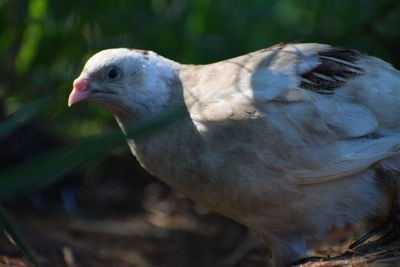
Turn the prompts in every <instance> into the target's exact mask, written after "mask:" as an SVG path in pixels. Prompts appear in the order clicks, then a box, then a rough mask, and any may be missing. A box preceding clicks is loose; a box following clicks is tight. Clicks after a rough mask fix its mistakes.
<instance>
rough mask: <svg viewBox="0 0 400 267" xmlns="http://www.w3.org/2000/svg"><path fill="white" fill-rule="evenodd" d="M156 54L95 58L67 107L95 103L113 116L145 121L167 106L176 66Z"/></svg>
mask: <svg viewBox="0 0 400 267" xmlns="http://www.w3.org/2000/svg"><path fill="white" fill-rule="evenodd" d="M176 64H177V63H175V62H173V61H170V60H168V59H165V58H163V57H161V56H159V55H157V54H156V53H154V52H151V51H142V50H133V49H126V48H117V49H107V50H103V51H100V52H98V53H97V54H95V55H94V56H92V57H91V58H90V59H89V60H88V61H87V62H86V64H85V67H84V68H83V71H82V73H81V74H80V76H79V77H78V78H76V79H75V81H74V83H73V90H72V92H71V94H70V96H69V99H68V106H71V105H73V104H75V103H77V102H80V101H83V100H89V101H92V102H94V103H96V104H98V105H100V106H102V107H104V108H105V109H107V110H109V111H111V112H112V113H114V115H117V116H119V115H121V114H130V116H134V117H143V116H146V115H147V114H151V113H154V112H156V111H158V110H160V109H161V108H163V107H164V106H166V105H168V102H169V97H170V93H171V92H170V91H171V86H170V81H171V80H173V79H176V78H177V74H176V70H175V69H174V67H173V66H174V65H176Z"/></svg>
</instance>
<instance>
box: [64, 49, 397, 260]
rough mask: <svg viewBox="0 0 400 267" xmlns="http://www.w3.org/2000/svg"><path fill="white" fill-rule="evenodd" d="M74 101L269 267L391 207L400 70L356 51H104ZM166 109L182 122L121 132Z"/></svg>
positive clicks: (88, 67) (80, 81) (86, 71)
mask: <svg viewBox="0 0 400 267" xmlns="http://www.w3.org/2000/svg"><path fill="white" fill-rule="evenodd" d="M84 100H88V101H90V102H93V103H95V104H96V105H99V106H100V107H102V108H104V109H106V110H108V111H110V112H111V113H112V114H113V115H114V116H115V118H116V121H117V123H118V125H119V126H120V128H121V129H122V131H123V133H125V134H126V136H127V143H128V145H129V147H130V150H131V152H132V154H133V155H134V156H135V157H136V158H137V160H138V161H139V163H140V164H141V166H142V167H143V168H144V169H146V170H147V171H148V172H150V173H151V174H152V175H154V176H156V177H157V178H159V179H160V180H161V181H163V182H164V183H166V184H168V185H169V186H171V187H172V188H173V189H175V190H176V191H178V192H180V193H182V194H183V195H185V196H187V197H188V198H190V199H192V200H194V201H196V202H199V203H200V204H202V205H204V206H206V207H208V208H209V209H210V210H212V211H215V212H217V213H219V214H221V215H223V216H226V217H228V218H230V219H232V220H234V221H236V222H238V223H240V224H242V225H244V226H246V227H248V228H249V229H251V230H253V231H254V232H256V233H257V234H258V235H259V236H261V237H262V239H264V241H265V243H266V244H267V246H268V247H269V248H270V249H271V255H272V256H271V259H270V261H271V263H272V264H273V265H274V266H286V265H288V264H290V263H292V262H293V261H296V260H298V259H299V258H302V257H304V256H305V253H306V251H307V245H306V241H307V240H308V239H310V238H317V239H321V238H323V237H324V234H325V233H326V232H327V231H328V230H329V229H331V228H333V227H335V226H339V227H340V226H343V225H344V223H346V222H350V223H351V222H355V221H357V220H359V219H361V218H367V217H369V216H373V215H376V214H381V213H384V212H383V211H385V212H386V211H387V210H388V208H387V207H390V206H391V207H397V205H398V203H397V202H398V201H397V195H398V188H399V184H400V179H399V173H400V101H399V100H400V72H399V71H398V70H396V69H395V68H394V67H393V66H392V65H391V64H389V63H387V62H385V61H383V60H381V59H378V58H376V57H373V56H369V55H366V54H364V53H362V52H359V51H358V50H354V49H351V48H345V47H339V46H332V45H327V44H317V43H288V44H277V45H274V46H272V47H268V48H265V49H261V50H258V51H255V52H251V53H248V54H246V55H242V56H238V57H235V58H231V59H227V60H223V61H219V62H215V63H209V64H203V65H190V64H181V63H178V62H176V61H173V60H170V59H168V58H166V57H163V56H161V55H158V54H157V53H155V52H153V51H148V50H140V49H128V48H112V49H106V50H102V51H99V52H97V53H96V54H94V55H93V56H92V57H91V58H90V59H89V60H88V61H87V62H86V64H85V66H84V68H83V70H82V72H81V74H80V75H79V77H78V78H76V79H75V80H74V82H73V89H72V92H71V93H70V95H69V99H68V106H71V105H73V104H75V103H77V102H80V101H84ZM177 106H178V107H179V106H182V107H183V108H184V110H185V114H187V115H186V116H185V117H184V118H182V119H180V120H177V121H174V122H172V123H170V124H169V125H168V126H166V127H165V128H163V129H162V130H161V131H159V132H157V133H156V134H151V135H149V136H147V137H146V138H141V139H137V140H136V139H135V137H131V136H129V135H128V134H127V133H128V132H129V129H130V127H131V125H135V124H137V123H138V122H140V121H141V120H143V119H146V118H149V117H151V116H157V115H159V114H165V113H166V112H168V110H170V109H171V108H173V107H177ZM382 216H383V215H382Z"/></svg>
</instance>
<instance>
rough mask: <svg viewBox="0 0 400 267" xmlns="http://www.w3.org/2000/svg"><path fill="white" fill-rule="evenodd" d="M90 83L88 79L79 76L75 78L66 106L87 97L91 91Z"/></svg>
mask: <svg viewBox="0 0 400 267" xmlns="http://www.w3.org/2000/svg"><path fill="white" fill-rule="evenodd" d="M90 83H91V82H90V81H89V80H88V79H84V78H79V77H78V78H76V79H75V81H74V83H73V86H74V88H73V89H72V92H71V94H70V95H69V98H68V107H70V106H72V105H73V104H75V103H78V102H80V101H83V100H86V99H88V98H89V96H90V93H91V92H90V90H89V85H90Z"/></svg>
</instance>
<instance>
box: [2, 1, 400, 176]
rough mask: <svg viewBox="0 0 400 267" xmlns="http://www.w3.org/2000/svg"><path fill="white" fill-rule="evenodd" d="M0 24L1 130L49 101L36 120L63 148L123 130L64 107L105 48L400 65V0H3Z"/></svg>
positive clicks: (211, 57)
mask: <svg viewBox="0 0 400 267" xmlns="http://www.w3.org/2000/svg"><path fill="white" fill-rule="evenodd" d="M0 25H1V27H0V62H2V64H1V65H0V68H1V71H0V119H2V120H4V122H3V123H2V124H0V131H3V135H6V134H7V135H10V134H12V131H13V129H14V128H15V127H16V126H17V125H18V123H16V122H15V123H14V124H13V122H10V121H12V120H13V119H12V118H20V119H21V117H19V116H15V115H14V117H10V115H11V114H13V113H15V112H17V111H18V112H19V114H22V115H23V114H25V116H26V113H28V114H31V115H32V116H33V115H35V113H34V112H33V113H31V111H30V109H29V108H31V106H29V103H35V102H36V101H37V100H38V99H43V97H46V98H48V99H50V100H49V101H47V102H46V105H43V106H44V108H43V111H41V112H40V113H39V115H36V117H38V118H39V119H40V121H42V122H43V123H42V124H41V125H42V127H45V130H46V132H49V133H51V134H52V135H54V136H55V137H56V138H57V139H58V140H60V142H61V143H63V144H64V146H65V147H66V148H68V147H70V146H71V145H72V144H73V143H75V142H76V141H77V140H78V139H80V138H83V137H87V136H91V135H94V134H99V133H101V132H102V131H105V130H106V129H109V128H115V127H116V125H115V123H114V120H113V118H112V116H111V114H109V113H107V112H105V111H104V110H102V109H100V108H97V107H96V106H94V105H92V104H90V103H89V104H88V103H82V104H78V105H75V106H74V107H73V108H71V109H68V108H67V98H68V94H69V92H70V89H71V87H72V81H73V80H74V78H75V77H77V76H78V75H79V73H80V70H81V69H82V67H83V64H84V63H85V61H86V60H87V59H88V58H89V57H90V56H91V55H92V54H93V53H95V52H96V51H99V50H102V49H105V48H111V47H133V48H139V49H149V50H153V51H156V52H157V53H159V54H161V55H163V56H166V57H168V58H171V59H174V60H176V61H179V62H182V63H193V64H202V63H210V62H213V61H218V60H222V59H225V58H229V57H234V56H238V55H241V54H244V53H248V52H250V51H253V50H257V49H261V48H264V47H268V46H271V45H274V44H276V43H279V42H321V43H329V44H333V45H340V46H348V47H352V48H355V49H358V50H360V51H362V52H364V53H368V54H370V55H374V56H378V57H381V58H383V59H384V60H386V61H389V62H391V63H392V64H394V65H395V66H397V67H398V66H400V52H399V51H400V49H399V48H400V31H399V30H398V29H399V26H400V2H399V1H398V0H382V1H374V0H351V1H349V0H336V1H320V0H303V1H298V0H279V1H278V0H247V1H246V0H213V1H212V0H193V1H187V0H135V1H130V0H119V1H106V0H96V1H94V0H87V1H72V2H63V1H48V0H0ZM26 110H27V111H26ZM17 114H18V113H17ZM10 118H11V119H10ZM24 118H26V117H24ZM22 121H24V120H22ZM7 123H8V124H7ZM10 125H11V126H10ZM13 125H14V126H13ZM1 127H3V128H1ZM12 127H14V128H12ZM3 135H2V133H0V137H2V136H3ZM99 145H102V143H101V142H100V144H99ZM119 145H124V144H122V143H121V144H119ZM1 149H2V148H1V147H0V153H1ZM64 152H65V151H64ZM64 152H62V153H64ZM52 153H53V152H52ZM101 153H107V151H105V150H102V152H101ZM50 158H51V157H50ZM55 158H57V157H55ZM49 160H50V159H49ZM57 164H61V165H62V162H61V163H60V161H59V162H58V163H57ZM57 164H56V165H54V166H58V167H59V168H61V166H59V165H57ZM65 164H71V162H68V161H65ZM71 165H73V164H71ZM44 166H47V165H44ZM54 166H53V167H54ZM68 166H69V165H68ZM54 168H55V167H54ZM1 173H3V175H4V172H1ZM11 176H12V175H11ZM0 178H4V177H0Z"/></svg>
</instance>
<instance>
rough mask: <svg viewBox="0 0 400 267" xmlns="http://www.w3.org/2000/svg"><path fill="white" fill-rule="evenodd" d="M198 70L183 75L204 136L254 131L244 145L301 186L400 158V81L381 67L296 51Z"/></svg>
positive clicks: (315, 50) (355, 55) (276, 50)
mask: <svg viewBox="0 0 400 267" xmlns="http://www.w3.org/2000/svg"><path fill="white" fill-rule="evenodd" d="M193 68H195V69H191V70H190V71H189V72H187V73H183V79H185V75H187V76H190V79H187V80H190V81H191V83H184V87H185V101H186V103H187V106H188V108H189V111H190V114H191V117H192V119H193V121H194V122H195V125H196V126H197V127H198V130H199V132H203V133H207V132H210V129H213V131H218V129H221V131H226V128H224V127H222V126H221V125H226V124H231V125H233V128H231V129H234V128H235V125H236V126H237V127H236V128H238V127H255V128H256V129H257V130H256V131H253V133H252V134H253V135H254V136H253V138H249V136H246V140H253V142H258V144H259V146H258V147H261V149H264V150H269V151H270V152H271V153H272V154H273V155H274V156H276V159H277V160H276V162H280V161H285V163H282V164H281V165H279V166H272V167H271V168H278V169H279V168H281V169H282V171H283V172H284V173H285V175H286V176H287V177H289V178H290V179H293V180H294V181H295V182H296V183H297V184H313V183H321V182H329V181H332V180H335V179H340V178H342V177H346V176H349V175H352V174H355V173H358V172H361V171H363V170H365V169H367V168H369V167H370V166H371V165H373V164H375V163H376V162H379V161H381V160H383V159H386V158H389V157H391V156H393V155H395V154H397V153H398V152H399V151H398V150H399V146H400V134H399V133H400V131H399V128H400V120H398V118H399V116H400V101H398V99H400V89H398V85H399V84H400V74H399V72H398V71H397V70H395V69H394V68H392V67H391V66H390V65H389V64H388V63H385V62H383V61H381V60H379V59H376V58H373V57H369V56H366V55H363V54H361V53H359V52H357V51H355V50H351V49H346V48H338V47H332V46H328V45H319V44H291V45H278V46H275V47H272V48H268V49H264V50H260V51H257V52H254V53H251V54H248V55H245V56H242V57H238V58H234V59H231V60H227V61H222V62H218V63H214V64H210V65H204V66H196V67H193ZM189 73H190V74H189ZM256 120H257V126H251V124H249V123H248V122H249V121H256ZM253 125H254V124H253ZM216 129H217V130H216ZM247 132H249V131H247ZM250 132H251V131H250ZM236 138H237V137H236ZM260 139H263V141H262V142H261V141H259V140H260ZM232 141H235V142H240V140H239V139H236V140H232ZM247 142H248V141H247ZM243 143H245V142H243ZM268 160H271V158H268ZM269 164H270V165H269V166H271V163H269ZM274 164H275V165H278V163H274Z"/></svg>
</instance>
